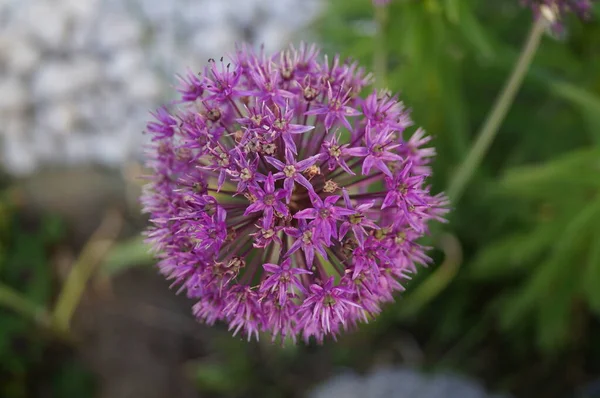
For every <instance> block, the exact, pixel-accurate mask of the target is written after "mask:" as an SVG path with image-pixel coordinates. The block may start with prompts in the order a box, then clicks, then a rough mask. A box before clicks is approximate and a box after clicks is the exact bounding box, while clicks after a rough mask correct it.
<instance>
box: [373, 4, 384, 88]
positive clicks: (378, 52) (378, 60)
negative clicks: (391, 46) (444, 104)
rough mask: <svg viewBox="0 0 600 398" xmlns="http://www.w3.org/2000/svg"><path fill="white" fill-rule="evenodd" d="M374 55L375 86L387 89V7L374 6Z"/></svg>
mask: <svg viewBox="0 0 600 398" xmlns="http://www.w3.org/2000/svg"><path fill="white" fill-rule="evenodd" d="M374 8H375V22H376V24H377V32H376V34H375V54H374V57H373V70H374V71H375V86H376V87H377V88H379V89H382V88H385V87H387V83H386V76H387V49H386V45H385V27H386V24H387V19H388V15H387V6H375V7H374Z"/></svg>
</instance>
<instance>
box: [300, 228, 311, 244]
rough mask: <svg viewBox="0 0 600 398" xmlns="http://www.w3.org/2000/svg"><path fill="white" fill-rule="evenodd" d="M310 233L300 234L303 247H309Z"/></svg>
mask: <svg viewBox="0 0 600 398" xmlns="http://www.w3.org/2000/svg"><path fill="white" fill-rule="evenodd" d="M312 235H313V234H312V231H304V233H303V234H302V242H303V243H304V244H305V245H310V243H311V242H312Z"/></svg>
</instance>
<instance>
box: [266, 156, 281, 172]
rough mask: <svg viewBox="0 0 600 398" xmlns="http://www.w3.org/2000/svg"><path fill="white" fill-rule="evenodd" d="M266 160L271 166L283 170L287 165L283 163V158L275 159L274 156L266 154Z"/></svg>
mask: <svg viewBox="0 0 600 398" xmlns="http://www.w3.org/2000/svg"><path fill="white" fill-rule="evenodd" d="M265 160H266V161H267V163H269V164H270V165H271V166H273V167H275V168H276V169H277V170H283V168H284V167H285V164H283V162H282V161H281V160H279V159H275V158H274V157H271V156H265Z"/></svg>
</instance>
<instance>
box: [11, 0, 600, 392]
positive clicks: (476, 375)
mask: <svg viewBox="0 0 600 398" xmlns="http://www.w3.org/2000/svg"><path fill="white" fill-rule="evenodd" d="M518 3H519V2H518V1H517V0H503V1H489V0H393V1H392V2H391V4H390V5H389V7H388V8H387V9H386V13H387V17H386V25H385V31H384V33H385V53H386V62H387V66H388V74H387V78H386V80H387V81H386V83H387V85H388V86H389V87H390V88H391V89H392V91H394V92H399V93H400V94H401V98H402V99H403V100H404V101H405V102H406V104H407V105H408V106H410V107H411V108H412V109H413V119H414V120H415V121H416V123H417V124H419V125H421V126H423V127H424V128H425V129H426V130H427V131H428V132H429V133H430V134H431V135H433V137H434V145H435V147H436V148H437V152H438V157H437V159H436V162H435V164H434V170H435V172H434V178H433V179H432V184H433V185H434V188H435V189H434V190H435V191H436V192H437V191H442V190H444V189H446V188H447V184H448V181H449V179H450V178H451V177H452V175H453V173H454V172H455V171H456V168H457V166H458V165H459V164H460V162H461V161H462V160H463V159H464V158H465V156H466V153H467V151H468V149H469V145H470V143H471V142H472V140H473V137H474V135H475V133H476V131H477V129H478V128H479V127H480V125H481V124H482V122H483V120H484V118H485V116H486V113H487V112H488V110H489V109H490V107H491V106H492V104H493V101H494V99H495V96H496V95H497V93H498V91H499V90H500V88H501V87H502V84H503V82H504V80H505V79H506V78H507V76H508V75H509V73H510V71H511V68H512V66H513V64H514V63H515V61H516V59H517V56H518V53H519V51H520V48H521V45H522V42H523V41H524V39H525V37H526V35H527V32H528V30H529V28H530V25H531V13H530V11H529V10H528V9H525V8H522V7H520V6H519V4H518ZM593 14H594V15H593V18H592V19H591V20H590V21H589V22H586V23H583V22H581V21H578V20H576V19H575V18H574V17H570V16H569V17H567V18H566V20H565V21H564V22H565V26H566V31H565V32H564V34H561V35H560V37H557V36H556V35H553V34H550V33H549V34H547V35H546V36H545V37H544V39H543V41H542V44H541V46H540V49H539V51H538V53H537V56H536V58H535V60H534V63H533V66H532V67H531V69H530V71H529V73H528V75H527V77H526V79H525V83H524V85H523V87H522V89H521V90H520V92H519V94H518V96H517V99H516V101H515V103H514V104H513V106H512V108H511V110H510V112H509V114H508V116H507V118H506V120H505V122H504V123H503V125H502V127H501V129H500V131H499V134H498V136H497V139H496V140H495V142H494V144H493V146H492V148H491V150H490V151H489V153H488V154H487V155H486V157H485V160H484V162H483V164H482V165H481V167H480V168H478V170H477V172H476V174H475V177H474V179H473V180H472V181H471V183H470V184H469V187H468V189H467V191H466V193H465V195H464V196H463V197H462V199H461V201H460V202H459V203H456V205H455V207H454V209H453V211H452V213H451V214H450V216H449V219H450V222H449V224H447V225H446V226H444V230H443V232H442V236H443V239H441V242H442V244H441V245H439V246H440V248H439V249H436V250H434V251H433V257H434V260H435V262H434V264H432V265H431V266H430V267H429V268H427V269H422V270H421V271H420V273H419V275H418V276H417V277H416V278H415V279H414V280H413V281H411V282H410V283H409V285H408V286H407V291H406V292H405V294H403V295H402V297H398V300H397V302H396V303H395V304H394V305H388V306H387V307H386V308H385V309H384V312H383V314H382V315H381V316H380V317H379V318H378V319H377V320H376V321H375V322H373V323H371V324H369V325H364V326H363V327H361V328H360V329H359V330H357V331H356V332H353V333H347V334H345V335H343V336H341V337H340V338H339V341H337V342H333V341H329V342H327V343H326V344H325V345H323V346H318V345H308V346H307V345H303V344H300V345H297V346H288V347H285V348H281V347H279V346H278V345H273V344H271V343H270V342H269V340H268V339H263V340H261V341H260V342H253V343H247V342H245V341H241V340H239V339H238V338H232V337H231V335H230V333H229V332H227V330H226V329H225V328H224V327H223V326H222V325H220V326H217V327H213V328H209V327H206V326H204V325H201V324H198V323H196V322H195V320H194V319H193V317H192V316H191V314H190V313H191V311H190V307H191V303H190V302H189V301H188V300H186V299H185V298H184V297H179V296H176V295H175V292H173V291H171V290H169V286H168V282H167V281H165V280H163V278H162V277H161V276H159V275H157V271H156V269H155V268H154V267H153V262H152V259H151V257H149V255H148V254H147V248H146V247H145V246H144V245H143V243H142V240H141V238H140V237H139V234H140V231H141V230H142V229H143V228H144V226H145V222H146V220H145V218H144V216H142V215H141V214H140V208H139V204H138V197H139V193H140V187H141V183H142V182H141V181H140V179H139V176H140V174H142V167H141V162H142V160H143V145H144V142H145V140H146V137H145V135H144V134H143V130H144V128H145V122H146V121H147V120H148V119H149V111H151V110H153V109H155V108H156V107H157V106H159V105H160V104H162V103H165V102H168V101H170V100H171V99H173V98H174V96H175V92H174V89H173V85H174V84H175V83H176V80H175V76H174V75H175V73H181V74H183V73H185V72H186V69H187V68H189V69H190V70H193V71H199V70H200V69H201V68H203V66H204V65H205V63H206V61H207V59H208V58H210V57H212V58H220V57H221V56H226V55H227V53H228V52H229V51H231V50H233V48H234V45H235V43H236V42H238V43H239V42H244V41H245V42H249V43H251V44H253V45H255V46H258V45H260V44H264V46H265V48H266V50H267V51H269V52H272V51H276V50H277V49H280V48H282V47H284V46H287V44H288V43H290V42H293V43H298V42H299V41H300V40H305V41H309V42H317V43H319V44H320V45H321V46H322V47H323V49H324V52H325V53H341V54H342V55H343V56H351V57H354V58H357V59H358V60H359V61H360V62H361V64H362V65H363V66H365V67H367V68H369V69H371V67H372V65H373V58H374V53H373V51H374V49H376V48H379V47H378V46H377V45H374V43H375V41H376V37H375V32H376V30H377V29H376V28H377V26H376V23H375V18H374V15H375V13H374V8H373V6H372V4H371V1H370V0H331V1H327V0H277V1H268V0H170V1H160V0H0V174H1V175H0V397H3V398H4V397H6V398H21V397H67V398H68V397H77V398H84V397H103V398H104V397H106V398H113V397H114V398H125V397H133V398H137V397H144V398H154V397H157V398H158V397H314V398H317V397H318V398H321V397H340V398H341V397H344V398H352V397H382V398H383V397H401V398H404V397H410V398H418V397H428V398H438V397H439V398H441V397H457V398H458V397H461V398H462V397H467V398H470V397H473V398H476V397H493V396H494V397H500V396H502V397H511V396H512V397H549V398H553V397H557V398H567V397H575V398H584V397H587V398H593V397H600V22H599V21H600V7H599V6H598V4H597V5H596V8H595V10H594V12H593ZM72 269H77V272H70V271H71V270H72Z"/></svg>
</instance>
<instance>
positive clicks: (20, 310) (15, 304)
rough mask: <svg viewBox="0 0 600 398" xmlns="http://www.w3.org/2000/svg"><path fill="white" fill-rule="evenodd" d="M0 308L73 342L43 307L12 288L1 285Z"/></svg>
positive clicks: (55, 335)
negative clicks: (6, 309)
mask: <svg viewBox="0 0 600 398" xmlns="http://www.w3.org/2000/svg"><path fill="white" fill-rule="evenodd" d="M0 306H3V307H5V308H8V309H9V310H11V311H14V312H15V313H16V314H18V315H19V316H21V317H23V318H24V319H29V320H30V321H32V322H33V323H34V324H36V325H37V326H39V327H40V328H41V329H43V330H46V331H48V332H50V333H51V334H52V335H54V337H58V338H59V339H61V340H63V341H65V342H71V341H72V340H73V339H72V336H71V335H70V334H68V333H65V332H64V331H63V330H60V329H59V328H57V327H56V326H55V324H54V323H53V321H52V317H51V315H50V314H49V313H48V311H46V309H45V308H44V307H42V306H39V305H37V304H36V303H34V302H32V301H31V300H29V299H27V297H25V296H23V295H22V294H21V293H19V292H18V291H16V290H14V289H13V288H11V287H10V286H7V285H5V284H3V283H0Z"/></svg>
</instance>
